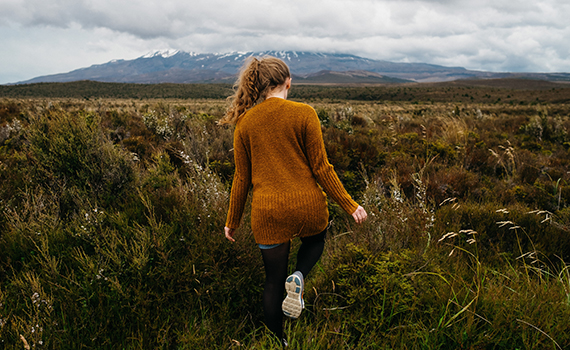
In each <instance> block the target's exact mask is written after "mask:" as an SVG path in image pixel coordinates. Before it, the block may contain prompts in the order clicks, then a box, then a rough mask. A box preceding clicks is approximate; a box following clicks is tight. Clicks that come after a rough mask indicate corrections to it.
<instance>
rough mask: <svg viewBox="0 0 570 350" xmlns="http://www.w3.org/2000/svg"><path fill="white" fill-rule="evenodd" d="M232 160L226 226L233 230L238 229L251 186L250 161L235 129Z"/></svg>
mask: <svg viewBox="0 0 570 350" xmlns="http://www.w3.org/2000/svg"><path fill="white" fill-rule="evenodd" d="M234 160H235V173H234V180H233V183H232V191H231V194H230V207H229V209H228V216H227V220H226V226H227V227H229V228H234V229H235V228H238V227H239V224H240V221H241V217H242V215H243V211H244V207H245V202H246V200H247V195H248V193H249V188H250V186H251V161H250V159H249V155H248V153H247V149H246V147H245V145H244V143H243V140H242V138H241V137H240V133H239V131H238V129H237V128H236V129H235V131H234Z"/></svg>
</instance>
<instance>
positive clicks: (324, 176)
mask: <svg viewBox="0 0 570 350" xmlns="http://www.w3.org/2000/svg"><path fill="white" fill-rule="evenodd" d="M305 145H306V147H307V158H308V160H309V164H310V167H311V170H312V172H313V175H314V176H315V178H316V179H317V182H318V183H319V184H320V185H321V187H322V188H323V189H324V191H325V192H326V193H327V194H328V195H329V196H331V198H332V199H333V200H334V201H335V202H336V203H337V204H338V205H340V206H341V208H342V209H344V211H346V212H347V213H349V214H352V213H354V212H355V211H356V209H357V208H358V204H357V203H356V202H355V201H354V200H353V199H352V197H351V196H350V195H349V194H348V192H346V190H345V188H344V186H343V185H342V183H341V182H340V179H339V178H338V176H337V174H336V172H335V171H334V167H333V166H332V164H331V163H329V161H328V158H327V153H326V149H325V143H324V140H323V134H322V132H321V124H320V122H319V118H318V117H317V113H316V112H315V110H314V109H313V108H311V113H310V114H309V116H308V117H307V122H306V129H305Z"/></svg>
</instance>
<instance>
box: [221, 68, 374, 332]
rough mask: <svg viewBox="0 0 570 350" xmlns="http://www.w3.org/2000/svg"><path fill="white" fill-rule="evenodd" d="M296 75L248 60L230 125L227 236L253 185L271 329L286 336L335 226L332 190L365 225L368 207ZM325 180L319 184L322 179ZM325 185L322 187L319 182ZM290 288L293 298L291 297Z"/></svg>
mask: <svg viewBox="0 0 570 350" xmlns="http://www.w3.org/2000/svg"><path fill="white" fill-rule="evenodd" d="M290 87H291V74H290V72H289V68H288V67H287V65H286V64H285V63H284V62H283V61H282V60H280V59H277V58H274V57H264V58H262V59H260V60H258V59H256V58H252V59H250V60H248V61H246V63H245V64H244V66H243V68H242V70H241V72H240V75H239V78H238V80H237V82H236V84H235V90H236V91H235V94H234V95H233V96H231V97H230V101H231V105H230V107H229V109H228V111H227V113H226V115H225V116H224V118H222V120H221V121H220V122H221V123H222V124H236V126H235V131H234V157H235V167H236V168H235V175H234V180H233V185H232V190H231V196H230V207H229V210H228V216H227V221H226V227H225V236H226V238H227V239H228V240H230V241H232V242H235V239H234V234H235V231H236V229H237V228H238V226H239V224H240V220H241V216H242V213H243V210H244V206H245V202H246V199H247V195H248V192H249V188H250V186H251V185H253V200H252V209H251V227H252V231H253V234H254V237H255V241H256V243H257V244H258V245H259V247H260V248H261V254H262V257H263V263H264V265H265V274H266V277H265V287H264V292H263V310H264V314H265V322H266V326H267V327H268V328H269V330H270V331H271V332H273V333H274V334H275V336H277V337H278V339H283V331H282V327H283V326H282V323H283V314H285V315H287V316H289V317H292V318H297V317H299V315H300V314H301V311H302V309H303V308H304V302H303V285H304V277H305V276H307V274H308V273H309V271H310V270H311V269H312V267H313V266H314V265H315V264H316V262H317V261H318V260H319V258H320V256H321V254H322V252H323V248H324V244H325V235H326V232H327V226H328V216H329V214H328V210H327V202H326V197H325V194H324V193H323V191H322V190H321V187H322V189H324V191H325V192H326V193H327V194H328V195H329V196H331V197H332V199H333V200H334V201H335V202H336V203H338V204H339V205H340V206H341V207H342V208H343V209H344V210H345V211H346V212H348V213H349V214H351V215H352V216H353V217H354V220H355V221H356V222H357V223H361V222H363V221H364V220H366V217H367V214H366V211H365V210H364V209H363V208H362V207H361V206H359V205H358V204H357V203H356V202H354V200H352V198H351V197H350V195H349V194H348V193H347V192H346V190H345V189H344V187H343V185H342V184H341V182H340V180H339V179H338V176H337V175H336V173H335V172H334V169H333V167H332V165H331V164H330V163H329V162H328V159H327V156H326V152H325V146H324V142H323V137H322V133H321V126H320V123H319V119H318V117H317V114H316V112H315V110H314V109H313V108H312V107H310V106H308V105H306V104H302V103H297V102H292V101H288V100H287V91H288V90H289V88H290ZM317 183H318V184H317ZM319 185H320V186H321V187H319ZM294 237H300V239H301V246H300V248H299V252H298V254H297V265H296V268H295V272H294V273H293V274H292V275H290V276H288V277H287V264H288V257H289V248H290V244H291V239H293V238H294ZM285 289H286V290H287V297H286V298H285V300H282V299H283V294H284V291H285Z"/></svg>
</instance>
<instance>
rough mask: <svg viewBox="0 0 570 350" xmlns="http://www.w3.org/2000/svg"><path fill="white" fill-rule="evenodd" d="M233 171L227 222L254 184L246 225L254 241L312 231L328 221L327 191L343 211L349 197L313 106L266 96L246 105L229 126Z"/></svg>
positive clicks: (349, 207) (352, 206) (237, 216)
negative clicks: (330, 158) (247, 224)
mask: <svg viewBox="0 0 570 350" xmlns="http://www.w3.org/2000/svg"><path fill="white" fill-rule="evenodd" d="M234 158H235V165H236V169H235V175H234V181H233V185H232V191H231V196H230V207H229V211H228V217H227V221H226V226H227V227H230V228H237V227H238V226H239V223H240V220H241V216H242V214H243V210H244V206H245V202H246V199H247V195H248V192H249V188H250V186H251V185H252V184H253V199H252V209H251V227H252V231H253V234H254V237H255V241H256V242H257V243H258V244H277V243H283V242H286V241H288V240H290V239H291V238H293V237H306V236H311V235H314V234H317V233H319V232H321V231H322V230H324V229H325V227H326V226H327V224H328V216H329V213H328V209H327V203H326V197H325V194H324V193H323V191H322V190H321V188H320V187H319V186H318V185H317V182H318V183H319V184H320V185H321V186H322V188H323V189H324V190H325V191H326V193H327V194H329V195H330V196H331V197H332V198H333V200H334V201H335V202H337V203H338V204H339V205H340V206H341V207H342V208H343V209H344V210H345V211H346V212H347V213H349V214H352V213H354V211H355V210H356V208H357V207H358V204H356V202H354V201H353V200H352V198H351V197H350V195H349V194H348V193H347V192H346V190H345V189H344V187H343V185H342V184H341V182H340V180H339V179H338V176H337V175H336V173H335V171H334V169H333V166H332V165H331V164H330V163H329V161H328V159H327V155H326V151H325V145H324V142H323V136H322V133H321V125H320V123H319V119H318V117H317V113H316V112H315V110H314V109H313V108H312V107H310V106H308V105H306V104H303V103H297V102H292V101H288V100H284V99H281V98H269V99H267V100H265V101H263V102H261V103H260V104H258V105H256V106H254V107H253V108H251V109H250V110H249V111H247V112H246V113H245V114H244V115H243V116H242V117H241V118H240V119H239V121H238V122H237V125H236V128H235V131H234Z"/></svg>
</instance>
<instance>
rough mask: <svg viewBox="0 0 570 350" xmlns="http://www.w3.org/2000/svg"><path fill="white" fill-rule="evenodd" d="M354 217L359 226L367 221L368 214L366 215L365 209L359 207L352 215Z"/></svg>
mask: <svg viewBox="0 0 570 350" xmlns="http://www.w3.org/2000/svg"><path fill="white" fill-rule="evenodd" d="M352 217H353V218H354V221H356V223H357V224H361V223H363V222H364V221H366V218H367V217H368V214H367V213H366V210H364V208H363V207H361V206H360V205H359V206H358V208H356V210H355V211H354V213H352Z"/></svg>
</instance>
